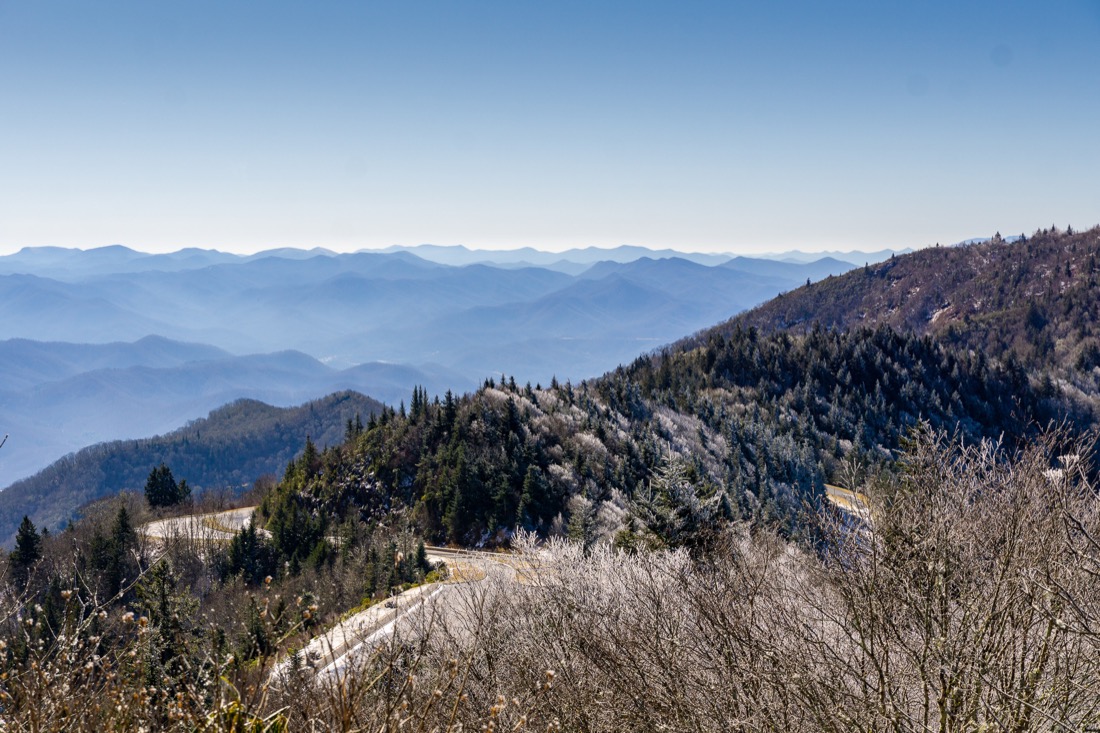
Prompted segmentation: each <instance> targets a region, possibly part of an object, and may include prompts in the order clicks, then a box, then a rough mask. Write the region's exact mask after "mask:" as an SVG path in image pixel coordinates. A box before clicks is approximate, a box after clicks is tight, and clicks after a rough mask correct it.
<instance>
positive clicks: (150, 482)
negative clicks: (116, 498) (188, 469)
mask: <svg viewBox="0 0 1100 733" xmlns="http://www.w3.org/2000/svg"><path fill="white" fill-rule="evenodd" d="M190 496H191V489H190V488H188V486H187V481H186V480H185V481H182V482H180V483H178V484H177V483H176V479H175V477H174V476H173V475H172V469H170V468H168V466H166V465H165V464H163V463H162V464H160V465H159V466H157V467H156V468H154V469H153V470H152V471H150V472H149V478H148V479H146V480H145V500H146V501H147V502H149V506H151V507H153V508H155V509H156V508H163V507H169V506H176V505H177V504H182V503H183V502H184V501H186V500H187V499H188V498H190Z"/></svg>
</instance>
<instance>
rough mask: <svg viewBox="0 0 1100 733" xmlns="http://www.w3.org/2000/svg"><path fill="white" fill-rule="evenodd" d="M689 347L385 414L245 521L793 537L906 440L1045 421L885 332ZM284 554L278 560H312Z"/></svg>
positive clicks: (655, 540)
mask: <svg viewBox="0 0 1100 733" xmlns="http://www.w3.org/2000/svg"><path fill="white" fill-rule="evenodd" d="M701 342H702V343H700V345H698V346H694V347H676V348H669V349H666V350H664V351H663V352H661V353H658V354H655V355H652V356H644V357H641V358H639V359H638V360H636V361H635V362H634V363H633V364H632V365H630V366H629V367H624V368H620V369H618V370H616V371H615V372H613V373H610V374H608V375H606V376H605V377H603V378H601V379H599V380H594V381H591V382H586V383H582V384H579V385H572V384H568V383H566V384H557V383H554V384H551V385H549V386H548V387H542V386H539V385H536V386H534V387H532V386H531V385H522V386H521V385H518V384H516V383H515V382H514V381H513V380H511V379H509V380H507V381H506V382H502V383H500V384H497V383H495V382H493V381H488V382H486V384H485V386H484V387H483V388H482V389H480V390H478V391H477V392H476V393H474V394H472V395H468V396H465V397H461V398H454V397H452V396H450V395H448V396H447V397H446V398H445V399H444V400H442V401H438V400H435V401H429V400H428V399H427V397H426V395H424V394H423V393H422V392H420V391H417V392H416V394H414V396H413V399H412V401H411V410H410V411H409V412H408V414H407V415H406V414H398V413H394V412H393V411H392V410H391V411H387V412H384V413H383V414H382V416H381V417H380V419H379V420H377V421H373V420H372V421H371V422H370V423H368V425H367V428H366V430H365V431H364V433H363V434H362V435H359V436H357V437H356V439H355V440H354V441H351V442H349V443H348V444H346V445H345V446H344V447H342V448H340V449H333V450H329V451H326V452H324V453H322V454H319V455H317V456H316V457H315V458H314V460H312V461H311V462H308V463H300V464H298V465H296V466H295V467H292V469H291V470H290V471H288V472H287V475H286V477H285V479H284V481H283V483H282V484H281V485H280V487H279V488H278V489H277V491H276V492H275V493H273V494H272V495H270V496H269V497H268V498H267V500H266V501H265V505H264V507H263V512H264V513H265V514H266V515H267V516H268V517H269V518H270V519H271V520H272V522H273V523H275V524H277V525H279V527H280V528H281V527H283V526H284V525H287V524H288V522H289V524H293V525H295V526H296V527H298V529H296V530H295V531H294V533H292V534H294V536H296V537H302V538H313V539H312V540H310V541H316V538H318V537H321V536H323V534H324V526H323V525H324V524H325V523H328V522H334V521H339V520H342V519H344V518H346V517H348V516H353V517H358V518H361V519H363V520H370V519H380V518H382V517H383V516H385V515H386V514H387V513H389V512H391V511H394V510H395V509H396V510H402V511H404V510H407V511H408V512H411V516H412V517H413V518H414V519H415V520H416V521H417V523H418V524H419V525H420V526H421V527H422V528H423V530H424V531H425V532H426V533H427V535H428V536H429V537H431V538H433V539H435V540H437V541H449V542H455V543H462V544H479V543H492V542H494V541H495V540H497V539H502V538H503V537H504V536H505V533H506V532H507V530H509V529H511V528H513V527H516V526H521V527H527V528H529V529H534V530H537V531H539V532H540V533H548V534H561V533H565V534H568V535H570V536H572V537H574V538H577V539H583V540H586V541H591V540H594V539H596V538H598V537H603V538H610V537H616V538H617V539H618V541H619V542H620V543H625V544H633V543H637V542H643V543H645V544H647V545H657V546H661V545H677V544H688V545H691V544H692V543H694V542H696V541H698V540H699V539H700V538H699V536H698V533H699V532H705V531H706V529H707V527H710V526H712V525H713V524H714V522H715V521H717V520H718V519H719V518H722V517H724V518H748V519H753V520H762V521H764V522H766V523H769V524H773V523H774V524H775V525H777V526H779V527H780V528H781V529H782V530H783V531H784V532H787V533H797V532H798V531H799V523H798V515H799V512H800V511H801V510H803V509H804V508H806V507H808V506H812V505H813V504H815V502H816V501H817V499H818V497H819V496H820V494H821V492H822V489H823V484H824V482H825V481H827V480H829V479H832V480H834V481H846V480H847V481H850V480H853V479H855V478H857V477H858V474H860V473H861V472H862V471H865V470H867V468H868V467H873V466H879V465H881V464H884V463H885V462H886V461H888V460H889V459H890V458H891V457H892V456H893V455H894V451H895V449H897V448H898V446H899V445H900V443H901V441H902V440H903V439H904V437H905V435H906V432H907V431H908V430H909V429H910V428H911V427H913V426H914V425H916V424H917V423H918V422H919V421H921V420H924V421H927V422H928V423H930V424H931V426H932V427H934V428H939V429H944V430H947V431H954V430H958V431H959V432H960V434H961V436H962V437H963V438H964V439H966V440H971V441H972V440H976V439H979V438H983V437H990V438H998V437H1000V436H1004V437H1005V439H1006V441H1008V442H1009V443H1010V444H1011V443H1013V442H1014V441H1016V440H1019V439H1020V438H1023V437H1024V436H1026V435H1027V434H1029V432H1030V431H1031V430H1032V429H1033V428H1034V423H1033V422H1032V421H1034V420H1038V421H1040V422H1042V421H1045V420H1046V419H1047V418H1053V417H1058V416H1059V415H1060V414H1061V413H1060V406H1059V405H1056V404H1051V403H1046V402H1044V401H1043V400H1042V399H1041V398H1040V396H1039V395H1038V394H1037V393H1036V392H1035V391H1034V390H1033V389H1032V388H1031V386H1030V385H1029V382H1028V379H1027V376H1026V375H1025V374H1024V372H1023V371H1021V370H1020V369H1019V368H1018V367H1013V366H1001V365H995V364H993V363H991V362H990V361H988V360H987V359H985V358H984V357H983V356H982V355H981V354H969V353H962V354H959V353H956V352H955V351H953V350H952V349H950V348H947V347H944V346H942V345H941V344H939V343H938V342H936V341H934V340H933V339H931V338H928V337H917V336H912V335H901V334H898V333H896V332H894V331H892V330H891V329H889V328H886V327H882V328H879V329H876V330H867V329H860V330H857V331H854V332H852V333H840V332H835V331H824V330H820V329H817V330H813V331H811V332H809V333H807V334H802V335H792V334H787V333H776V334H770V335H764V334H761V333H758V332H757V331H756V330H755V329H740V328H734V329H733V330H732V331H730V332H728V333H724V334H723V333H721V332H718V331H716V332H714V333H711V334H709V335H706V336H705V337H703V338H701ZM685 487H687V488H686V489H685ZM311 522H312V523H314V524H313V526H312V527H311V528H310V527H306V525H309V523H311ZM295 523H297V524H295ZM277 536H280V537H281V536H282V535H279V534H278V533H277ZM287 537H290V535H289V534H288V535H287ZM280 541H283V540H280ZM303 541H304V540H303ZM295 542H296V540H294V539H293V538H290V539H286V540H285V542H284V549H285V550H286V551H287V552H288V553H289V554H296V555H300V556H304V555H305V554H307V553H308V552H310V551H311V549H312V548H311V547H309V546H306V545H301V546H298V545H296V544H295ZM306 544H307V545H308V542H306Z"/></svg>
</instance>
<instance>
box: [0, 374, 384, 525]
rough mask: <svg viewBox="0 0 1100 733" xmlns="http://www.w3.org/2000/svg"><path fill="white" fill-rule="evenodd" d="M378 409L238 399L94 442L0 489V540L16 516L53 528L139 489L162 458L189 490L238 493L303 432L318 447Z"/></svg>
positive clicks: (285, 454) (366, 402)
mask: <svg viewBox="0 0 1100 733" xmlns="http://www.w3.org/2000/svg"><path fill="white" fill-rule="evenodd" d="M381 409H382V405H381V403H379V402H377V401H375V400H372V399H370V398H368V397H364V396H363V395H361V394H357V393H354V392H340V393H337V394H332V395H329V396H327V397H324V398H322V399H318V400H314V401H312V402H308V403H306V404H303V405H300V406H297V407H291V408H279V407H272V406H270V405H265V404H263V403H261V402H257V401H255V400H238V401H235V402H233V403H231V404H229V405H225V406H224V407H220V408H219V409H217V410H214V411H213V412H211V413H210V414H209V415H208V416H207V417H205V418H202V419H199V420H195V421H193V422H190V423H189V424H187V425H186V426H185V427H182V428H180V429H178V430H174V431H172V432H170V433H167V434H165V435H159V436H157V437H153V438H144V439H141V440H129V441H112V442H109V443H100V444H98V445H95V446H92V447H90V448H86V449H84V450H81V451H79V452H78V453H75V454H73V455H69V456H66V457H65V458H63V459H61V460H59V461H56V462H54V463H52V464H51V465H50V466H49V467H48V468H46V469H45V470H43V471H40V472H39V473H37V474H35V475H34V476H32V477H30V478H27V479H24V480H21V481H17V482H16V483H15V484H13V485H12V486H11V487H10V488H8V489H6V490H5V491H3V492H0V544H4V545H10V543H11V540H12V537H13V535H14V533H15V529H16V527H17V526H18V524H19V521H20V520H21V519H22V517H23V515H24V514H27V515H30V517H31V519H32V520H33V521H34V522H35V524H36V525H37V526H38V527H40V528H41V527H45V528H47V529H50V530H56V529H57V528H59V527H60V526H62V525H63V524H64V523H65V522H67V521H68V520H69V519H71V518H73V517H74V513H75V512H76V510H77V509H78V508H79V507H81V506H83V505H84V504H86V503H88V502H90V501H93V500H95V499H98V498H101V497H103V496H108V495H113V494H117V493H119V492H121V491H137V492H140V491H142V489H143V488H144V486H145V480H146V478H147V477H148V475H149V472H150V470H152V469H153V468H154V467H156V466H158V465H159V464H160V463H162V462H164V463H166V464H167V465H168V466H169V467H170V468H171V469H172V472H173V474H174V475H175V477H176V478H177V479H186V480H187V482H188V484H189V485H190V486H191V487H192V489H193V491H194V492H195V493H201V492H203V491H204V490H211V489H227V490H229V491H230V492H231V493H234V492H239V491H240V490H241V489H242V488H244V487H246V486H249V485H251V484H252V483H253V482H254V481H255V480H256V479H257V478H259V477H260V476H263V475H265V474H273V475H274V477H276V478H278V477H280V476H281V473H282V471H283V470H284V469H285V468H286V465H287V463H288V462H289V461H290V460H291V459H292V458H293V457H294V456H295V455H296V454H298V453H299V452H300V451H301V450H302V447H303V446H304V445H305V441H306V438H307V436H308V437H310V438H311V439H312V440H313V442H314V443H315V444H316V445H317V446H318V447H320V448H324V447H325V446H329V445H337V444H339V443H342V442H343V440H344V438H345V434H346V425H347V422H348V420H352V421H353V423H354V421H355V419H356V417H357V416H358V417H359V419H360V421H362V422H366V421H368V419H369V417H370V416H371V415H372V414H375V413H377V412H378V411H379V410H381ZM6 449H7V447H6V446H5V450H6Z"/></svg>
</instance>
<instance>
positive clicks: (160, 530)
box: [140, 506, 256, 542]
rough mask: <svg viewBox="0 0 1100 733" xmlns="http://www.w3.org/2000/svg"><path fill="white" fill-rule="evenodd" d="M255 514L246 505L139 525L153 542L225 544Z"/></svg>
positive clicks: (250, 507)
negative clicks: (182, 540) (173, 540)
mask: <svg viewBox="0 0 1100 733" xmlns="http://www.w3.org/2000/svg"><path fill="white" fill-rule="evenodd" d="M255 511H256V507H254V506H249V507H242V508H240V509H230V510H229V511H225V512H214V513H212V514H192V515H189V516H186V517H170V518H169V519H160V520H157V521H155V522H149V523H148V524H143V525H142V526H141V527H140V531H141V533H142V534H144V535H145V536H146V537H148V538H150V539H154V540H163V539H168V538H174V537H186V538H190V539H194V540H198V541H200V542H228V541H229V540H231V539H233V535H235V534H237V533H238V532H240V531H241V530H242V529H244V528H245V527H246V526H247V525H248V522H249V521H250V520H251V519H252V515H253V513H254V512H255Z"/></svg>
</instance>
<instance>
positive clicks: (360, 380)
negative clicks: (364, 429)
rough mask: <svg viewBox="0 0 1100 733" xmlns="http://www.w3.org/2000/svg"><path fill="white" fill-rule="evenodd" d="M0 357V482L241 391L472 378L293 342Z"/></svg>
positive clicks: (7, 349) (371, 387)
mask: <svg viewBox="0 0 1100 733" xmlns="http://www.w3.org/2000/svg"><path fill="white" fill-rule="evenodd" d="M203 357H207V358H203ZM209 357H215V358H209ZM0 366H3V367H4V368H5V371H4V372H3V373H4V375H5V380H4V382H3V384H2V385H0V430H2V431H3V433H10V435H11V437H10V439H9V441H8V444H7V446H5V448H4V451H3V453H2V454H0V487H4V486H7V485H8V484H10V483H11V482H13V481H15V480H17V479H20V478H24V477H26V476H29V475H31V474H32V473H34V472H35V471H39V470H41V469H43V468H44V467H46V466H48V465H49V464H50V463H51V462H52V461H54V460H56V459H58V458H59V457H61V456H63V455H65V454H67V453H70V452H72V451H75V450H79V449H80V448H83V447H85V446H88V445H91V444H94V443H99V442H102V441H104V440H117V439H129V438H139V437H146V436H149V435H154V434H159V433H164V432H167V431H169V430H173V429H175V428H177V427H179V426H180V425H183V424H184V423H186V422H187V421H188V420H193V419H195V418H196V417H199V416H201V415H205V414H206V413H208V412H209V411H210V410H213V409H215V408H217V407H218V406H220V405H224V404H226V403H229V402H232V401H234V400H237V399H240V398H242V397H246V398H250V399H256V400H261V401H263V402H267V403H269V404H273V405H279V406H287V405H296V404H300V403H302V402H304V401H306V400H309V399H314V398H316V397H318V396H319V395H326V394H330V393H332V392H337V391H340V390H347V389H351V390H356V391H359V392H363V393H368V392H369V393H370V394H373V395H376V397H377V398H378V399H381V400H386V401H393V402H394V403H396V402H397V401H398V400H401V399H403V398H404V397H406V396H407V395H408V393H409V392H410V391H411V389H412V386H413V385H416V384H421V385H424V386H425V387H428V388H430V389H431V390H432V391H433V393H436V392H439V393H441V392H444V391H446V390H447V389H450V388H456V387H458V388H466V387H471V386H473V383H472V382H467V381H465V380H463V379H462V378H461V377H459V376H457V375H455V374H454V373H452V372H448V371H447V370H444V369H440V368H437V367H429V368H426V369H425V370H418V369H413V368H411V367H399V366H395V365H389V364H363V365H360V366H358V367H356V368H354V369H348V370H339V369H334V368H332V367H330V366H328V365H326V364H323V363H321V362H320V361H318V360H316V359H314V358H313V357H310V356H307V355H306V354H303V353H301V352H293V351H285V352H280V353H275V354H258V355H251V356H229V355H227V354H225V352H223V351H221V350H219V349H214V348H213V347H207V346H200V345H188V344H179V343H176V342H171V341H167V340H164V339H159V338H151V339H142V340H141V341H138V342H135V343H133V344H106V345H86V344H63V343H52V344H42V343H37V342H30V341H6V342H0ZM8 368H10V371H8ZM0 434H2V433H0Z"/></svg>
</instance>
